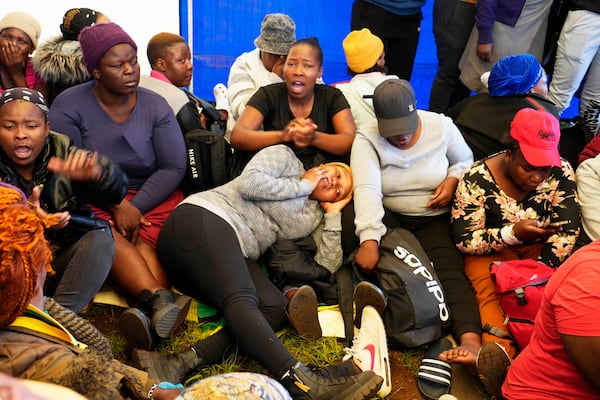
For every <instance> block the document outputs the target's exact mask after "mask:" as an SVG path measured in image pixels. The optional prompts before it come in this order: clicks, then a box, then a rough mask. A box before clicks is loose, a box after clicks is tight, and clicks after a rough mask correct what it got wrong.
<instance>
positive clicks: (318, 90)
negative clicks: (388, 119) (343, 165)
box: [231, 38, 356, 171]
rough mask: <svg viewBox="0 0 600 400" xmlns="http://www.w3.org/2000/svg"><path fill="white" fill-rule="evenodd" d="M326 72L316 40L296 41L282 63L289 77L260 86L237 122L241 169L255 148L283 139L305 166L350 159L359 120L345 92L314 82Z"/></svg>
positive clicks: (234, 143) (234, 142)
mask: <svg viewBox="0 0 600 400" xmlns="http://www.w3.org/2000/svg"><path fill="white" fill-rule="evenodd" d="M322 74H323V51H322V49H321V46H320V45H319V42H318V40H317V39H316V38H308V39H302V40H298V41H297V42H295V43H294V44H293V45H292V47H291V48H290V50H289V54H288V56H287V60H286V64H285V67H284V75H285V82H281V83H274V84H271V85H268V86H263V87H261V88H259V89H258V91H257V92H256V93H255V94H254V95H253V96H252V98H250V100H249V101H248V104H247V105H246V108H245V109H244V112H243V113H242V115H240V117H239V119H238V120H237V123H236V124H235V126H234V127H233V131H232V132H231V146H232V147H233V148H234V149H236V153H235V154H236V155H235V158H236V167H237V168H239V171H241V168H243V166H244V165H245V164H246V163H247V162H248V160H249V159H250V157H251V155H252V154H253V153H255V152H256V151H258V150H260V149H262V148H265V147H267V146H271V145H274V144H279V143H284V144H287V145H288V146H290V148H292V149H293V150H294V153H295V154H296V156H297V157H298V158H299V159H300V160H301V161H302V164H303V165H304V168H305V169H310V168H312V167H314V166H317V165H320V164H322V163H324V162H330V161H342V162H344V161H348V155H349V154H350V147H351V146H352V141H353V140H354V134H355V131H356V126H355V125H354V120H353V118H352V113H351V112H350V106H349V105H348V102H347V101H346V99H345V98H344V95H343V94H342V92H341V91H340V90H339V89H336V88H333V87H331V86H327V85H323V84H317V83H316V82H317V78H320V77H321V75H322ZM263 129H264V130H263Z"/></svg>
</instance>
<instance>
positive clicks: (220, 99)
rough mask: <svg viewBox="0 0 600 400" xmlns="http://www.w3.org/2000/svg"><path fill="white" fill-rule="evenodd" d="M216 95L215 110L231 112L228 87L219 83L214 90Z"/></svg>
mask: <svg viewBox="0 0 600 400" xmlns="http://www.w3.org/2000/svg"><path fill="white" fill-rule="evenodd" d="M213 94H214V95H215V108H216V109H217V110H225V111H229V98H228V97H227V86H225V85H224V84H222V83H217V84H216V85H215V87H214V88H213Z"/></svg>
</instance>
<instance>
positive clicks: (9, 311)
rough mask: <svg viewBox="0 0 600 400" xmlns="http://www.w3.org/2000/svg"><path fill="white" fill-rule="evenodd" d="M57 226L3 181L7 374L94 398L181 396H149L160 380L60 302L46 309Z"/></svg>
mask: <svg viewBox="0 0 600 400" xmlns="http://www.w3.org/2000/svg"><path fill="white" fill-rule="evenodd" d="M74 168H75V167H73V169H74ZM57 223H60V220H59V219H58V218H57V216H56V215H48V216H43V217H40V216H38V214H37V211H36V210H35V209H34V208H32V207H31V205H30V204H28V203H27V199H26V198H25V194H24V193H23V192H21V191H20V190H19V189H17V188H16V187H14V186H11V185H8V184H6V183H0V238H2V240H0V260H2V261H1V262H0V372H2V373H6V374H10V375H12V376H14V377H17V378H26V379H30V380H34V381H42V382H52V383H55V384H60V385H64V386H67V387H69V388H71V389H73V390H75V391H77V392H79V393H81V394H83V395H84V396H86V397H87V398H89V399H125V398H134V399H137V400H143V399H147V398H154V399H157V400H158V399H163V400H170V399H174V398H175V397H176V396H177V394H178V393H179V392H180V391H181V390H177V389H175V390H166V389H161V388H156V389H154V390H153V391H152V396H150V395H149V394H148V392H149V390H150V389H151V388H152V385H153V381H151V380H149V379H148V375H147V374H146V373H145V372H143V371H138V370H136V369H134V368H131V367H129V366H126V365H124V364H121V363H119V362H118V361H116V360H114V359H113V357H112V353H111V352H110V346H109V345H108V341H107V340H106V338H104V337H103V336H102V335H101V334H100V333H99V332H98V331H97V330H96V329H95V328H94V327H93V326H92V325H91V324H90V323H89V322H88V321H86V320H84V319H82V318H79V317H77V316H76V315H75V314H73V313H72V312H70V311H68V310H66V309H64V308H62V307H60V306H57V305H56V304H53V305H52V306H51V308H50V309H48V308H46V305H47V304H48V302H47V301H46V302H45V299H44V281H45V278H46V275H47V274H52V273H53V270H52V267H51V265H50V262H51V260H52V252H51V249H50V244H49V243H48V242H47V241H46V239H45V238H44V231H45V230H46V229H51V228H52V226H54V225H55V224H57ZM65 325H69V326H70V327H74V328H75V330H76V331H77V332H74V331H71V330H70V329H68V328H67V327H66V326H65ZM83 338H85V339H86V343H85V344H84V343H82V342H81V340H84V339H83ZM157 383H158V382H157Z"/></svg>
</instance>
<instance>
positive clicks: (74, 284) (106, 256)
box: [44, 229, 115, 313]
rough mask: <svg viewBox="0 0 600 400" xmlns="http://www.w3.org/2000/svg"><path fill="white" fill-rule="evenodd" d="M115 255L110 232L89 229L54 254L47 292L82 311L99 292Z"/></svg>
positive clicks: (67, 306) (62, 302)
mask: <svg viewBox="0 0 600 400" xmlns="http://www.w3.org/2000/svg"><path fill="white" fill-rule="evenodd" d="M114 256H115V243H114V239H113V237H112V234H111V232H109V231H107V230H104V229H96V230H92V231H89V232H88V233H86V234H85V235H83V236H82V237H81V238H80V239H79V240H78V241H77V242H75V243H74V244H72V245H71V246H70V247H67V248H65V249H61V250H60V251H59V252H58V253H56V255H55V259H54V261H53V263H52V267H53V268H54V270H55V271H56V275H54V276H51V275H48V277H47V278H46V284H45V287H44V293H45V294H46V295H47V296H52V297H53V298H54V300H55V301H56V302H57V303H58V304H60V305H61V306H63V307H65V308H68V309H70V310H72V311H73V312H75V313H79V312H80V311H81V310H82V309H83V307H85V306H86V305H87V304H88V303H89V302H90V301H92V299H93V298H94V296H95V295H96V293H97V292H98V290H99V289H100V287H102V284H103V283H104V281H105V280H106V277H107V276H108V273H109V272H110V269H111V267H112V263H113V259H114Z"/></svg>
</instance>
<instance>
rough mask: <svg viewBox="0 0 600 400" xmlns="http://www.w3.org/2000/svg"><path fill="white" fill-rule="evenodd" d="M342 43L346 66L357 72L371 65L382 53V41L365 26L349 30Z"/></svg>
mask: <svg viewBox="0 0 600 400" xmlns="http://www.w3.org/2000/svg"><path fill="white" fill-rule="evenodd" d="M342 45H343V46H344V54H346V63H347V64H348V68H350V69H351V70H352V71H354V72H357V73H361V72H365V71H366V70H368V69H369V68H371V67H373V66H374V65H375V64H376V63H377V60H379V57H381V53H383V42H382V41H381V39H379V38H378V37H377V36H375V35H373V34H372V33H371V31H370V30H368V29H367V28H363V29H361V30H360V31H352V32H350V33H349V34H348V36H346V37H345V38H344V41H343V42H342Z"/></svg>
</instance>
